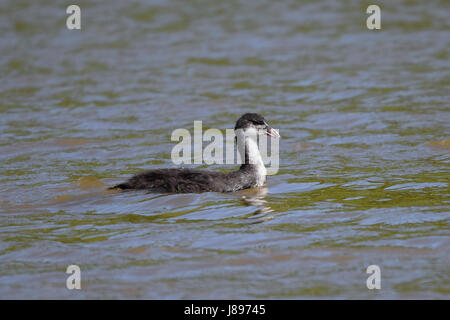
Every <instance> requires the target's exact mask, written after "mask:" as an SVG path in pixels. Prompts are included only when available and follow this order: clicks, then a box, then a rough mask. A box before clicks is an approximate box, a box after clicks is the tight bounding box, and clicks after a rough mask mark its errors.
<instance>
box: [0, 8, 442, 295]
mask: <svg viewBox="0 0 450 320" xmlns="http://www.w3.org/2000/svg"><path fill="white" fill-rule="evenodd" d="M76 4H78V5H79V6H80V7H81V26H82V29H81V31H77V30H68V29H67V28H66V18H67V16H68V15H67V14H66V12H65V11H66V6H67V3H66V2H64V1H13V0H11V1H2V2H1V4H0V29H1V35H0V51H1V55H0V74H1V83H0V298H2V299H15V298H26V299H30V298H31V299H49V298H63V299H72V298H75V299H79V298H90V299H105V298H114V299H115V298H121V299H128V298H150V299H168V298H175V299H178V298H181V299H187V298H192V299H199V298H209V299H216V298H217V299H219V298H220V299H239V298H248V299H253V298H264V299H265V298H273V299H315V298H332V299H335V298H338V299H343V298H344V299H356V298H362V299H372V298H376V299H397V298H424V299H448V298H450V272H449V269H450V268H449V267H450V261H449V255H450V249H449V248H450V228H449V213H450V196H449V195H450V192H449V191H450V188H449V171H450V170H449V165H450V140H449V138H450V126H449V124H450V108H449V100H450V99H449V98H450V90H449V89H450V88H449V87H450V62H449V58H450V57H449V48H450V20H449V18H448V12H449V9H450V4H449V2H448V1H429V2H428V1H427V2H423V1H396V2H395V4H394V3H392V2H388V1H377V4H379V5H380V7H381V12H382V13H381V18H382V20H381V21H382V29H381V30H373V31H371V30H368V29H367V28H366V18H367V17H368V15H367V14H366V8H367V4H365V3H364V4H363V3H361V2H359V1H343V2H339V3H336V2H335V1H331V0H330V1H320V2H318V1H244V0H241V1H217V2H211V1H208V2H205V1H181V0H180V1H151V2H150V1H149V2H146V1H130V2H128V1H107V2H105V3H104V4H101V3H100V2H95V3H92V2H91V1H84V0H83V1H82V0H80V1H76ZM245 112H258V113H261V114H263V115H264V116H265V117H266V119H267V120H268V121H269V122H270V123H271V124H272V125H273V127H275V128H277V129H279V130H280V134H281V136H282V139H281V140H280V169H279V172H278V174H277V175H273V176H269V177H268V183H267V188H261V189H258V190H247V191H243V192H238V193H236V194H220V193H203V194H178V195H173V194H148V193H146V192H127V193H118V192H111V191H109V192H108V191H105V189H106V188H107V187H108V186H111V185H113V184H114V183H118V182H121V181H123V180H125V179H126V178H128V177H130V176H131V175H132V174H135V173H138V172H141V171H143V170H147V169H155V168H162V167H174V166H175V165H174V164H173V163H172V161H171V158H170V152H171V150H172V148H173V146H174V145H175V143H174V142H172V141H171V140H170V135H171V133H172V131H173V130H175V129H177V128H186V129H188V130H192V128H193V123H194V120H202V121H203V126H204V128H218V129H222V130H224V129H226V128H233V127H234V123H235V121H236V120H237V118H238V117H239V116H240V115H242V114H243V113H245ZM192 167H194V166H192ZM197 167H201V168H209V167H210V166H206V165H201V166H197ZM211 167H212V168H213V169H215V170H222V171H227V170H231V169H234V168H235V167H233V166H227V165H214V166H211ZM72 264H75V265H78V266H79V267H80V268H81V279H82V289H81V290H68V289H67V288H66V279H67V277H68V275H67V274H66V273H65V271H66V268H67V266H68V265H72ZM373 264H374V265H378V266H379V267H380V269H381V289H380V290H368V289H367V287H366V280H367V278H368V276H369V274H367V273H366V269H367V267H368V266H369V265H373Z"/></svg>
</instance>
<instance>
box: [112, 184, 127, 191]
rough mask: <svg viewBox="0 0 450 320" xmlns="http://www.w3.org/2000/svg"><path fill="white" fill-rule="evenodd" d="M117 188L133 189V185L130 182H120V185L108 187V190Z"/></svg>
mask: <svg viewBox="0 0 450 320" xmlns="http://www.w3.org/2000/svg"><path fill="white" fill-rule="evenodd" d="M115 189H121V190H125V189H131V186H130V185H129V184H128V183H120V184H118V185H115V186H114V187H110V188H108V190H115Z"/></svg>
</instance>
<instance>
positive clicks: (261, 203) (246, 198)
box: [242, 187, 274, 223]
mask: <svg viewBox="0 0 450 320" xmlns="http://www.w3.org/2000/svg"><path fill="white" fill-rule="evenodd" d="M242 193H245V195H243V196H242V201H243V202H244V203H245V204H247V205H248V206H253V207H256V208H257V210H256V211H255V212H254V213H253V215H252V217H251V218H252V220H254V221H253V222H252V223H260V222H264V221H267V220H270V219H273V215H272V214H271V213H272V212H274V210H272V208H270V206H269V205H268V203H267V201H266V200H264V197H265V196H266V195H267V194H268V193H269V189H268V188H267V187H259V188H253V189H250V190H245V191H242Z"/></svg>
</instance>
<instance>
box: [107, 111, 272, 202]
mask: <svg viewBox="0 0 450 320" xmlns="http://www.w3.org/2000/svg"><path fill="white" fill-rule="evenodd" d="M234 131H235V134H236V138H237V142H238V143H237V146H238V150H239V152H240V154H241V159H242V165H241V166H240V167H239V169H238V170H236V171H232V172H230V173H223V172H214V171H206V170H193V169H187V168H170V169H156V170H150V171H145V172H143V173H139V174H137V175H135V176H133V177H131V178H130V179H129V180H127V181H126V182H124V183H120V184H118V185H116V186H114V187H111V188H109V189H120V190H133V189H134V190H149V191H151V192H170V193H198V192H235V191H239V190H243V189H249V188H254V187H261V186H263V185H264V184H265V182H266V175H267V170H266V167H265V166H264V162H263V159H262V157H261V154H260V152H259V148H258V143H257V136H258V135H262V134H264V135H268V136H271V137H275V138H280V135H279V134H278V132H277V131H275V130H274V129H273V128H271V127H270V126H269V125H268V124H267V122H266V120H265V119H264V117H263V116H261V115H259V114H257V113H246V114H244V115H243V116H241V117H240V118H239V119H238V120H237V122H236V125H235V128H234ZM244 159H245V160H244Z"/></svg>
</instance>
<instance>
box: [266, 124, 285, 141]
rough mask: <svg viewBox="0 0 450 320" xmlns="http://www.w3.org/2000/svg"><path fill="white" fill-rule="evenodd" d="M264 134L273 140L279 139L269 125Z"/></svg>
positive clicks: (278, 135)
mask: <svg viewBox="0 0 450 320" xmlns="http://www.w3.org/2000/svg"><path fill="white" fill-rule="evenodd" d="M266 134H267V135H268V136H271V137H274V138H278V139H279V138H281V136H280V134H279V133H278V132H277V131H276V130H275V129H273V128H271V127H270V126H269V125H267V126H266Z"/></svg>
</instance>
